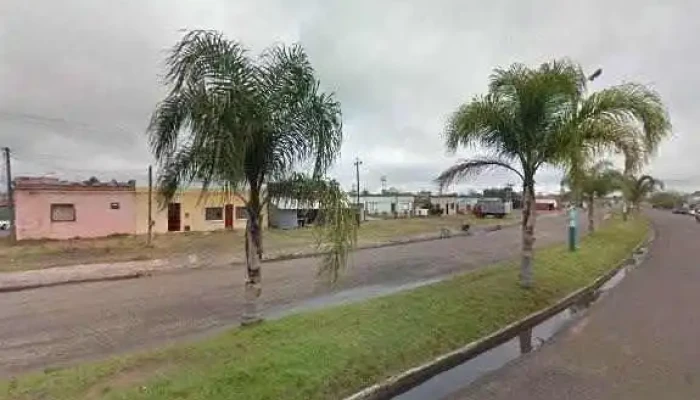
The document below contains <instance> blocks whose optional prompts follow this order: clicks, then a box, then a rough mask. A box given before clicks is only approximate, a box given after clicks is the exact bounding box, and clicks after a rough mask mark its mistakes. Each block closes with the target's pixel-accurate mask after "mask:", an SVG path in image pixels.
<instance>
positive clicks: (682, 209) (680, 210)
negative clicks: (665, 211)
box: [671, 207, 689, 214]
mask: <svg viewBox="0 0 700 400" xmlns="http://www.w3.org/2000/svg"><path fill="white" fill-rule="evenodd" d="M688 211H689V210H688V209H687V208H685V207H676V208H674V209H673V210H671V212H672V213H673V214H688Z"/></svg>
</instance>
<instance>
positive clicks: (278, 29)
mask: <svg viewBox="0 0 700 400" xmlns="http://www.w3.org/2000/svg"><path fill="white" fill-rule="evenodd" d="M698 3H699V2H694V1H691V0H688V1H680V0H679V1H668V0H667V1H641V0H629V1H611V0H607V1H602V0H588V1H561V0H552V1H548V0H547V1H544V0H543V1H520V0H510V1H502V0H493V1H490V2H485V1H466V0H454V1H448V0H444V1H441V0H431V1H407V0H402V1H387V0H382V1H376V0H369V1H357V0H355V1H349V0H348V1H330V0H315V1H289V0H276V1H273V0H269V1H264V0H251V1H243V0H192V1H184V0H180V1H175V0H148V1H143V0H124V1H107V0H104V1H98V0H60V1H57V0H2V1H0V146H9V147H11V148H12V150H13V152H14V155H15V161H14V168H15V173H16V175H20V174H22V175H26V174H38V173H41V174H45V173H52V174H55V175H56V176H59V177H64V178H68V179H74V178H83V179H85V178H87V177H89V176H91V175H97V176H98V177H100V178H111V177H118V178H121V179H125V178H129V177H133V178H137V179H138V180H139V181H140V182H144V181H143V179H144V178H145V171H146V168H147V165H148V164H149V163H150V162H151V157H150V155H149V152H148V148H147V146H146V141H145V136H144V129H145V126H146V124H147V122H148V118H149V116H150V114H151V112H152V111H153V108H154V106H155V104H156V103H157V102H158V100H159V99H161V98H162V97H163V94H164V88H163V86H162V85H161V80H160V77H161V76H162V73H163V58H164V56H165V52H166V50H167V49H168V48H169V47H171V46H172V45H173V44H174V43H175V42H176V41H177V40H178V39H179V38H180V37H181V32H180V30H181V29H195V28H205V29H216V30H221V31H223V32H224V33H225V34H226V35H227V36H228V37H229V38H235V39H238V40H240V41H241V42H243V43H244V44H245V45H246V46H247V47H248V48H250V49H251V50H252V51H254V52H258V51H260V50H262V49H264V48H265V47H267V46H269V45H270V44H271V43H273V42H278V41H283V42H287V43H292V42H300V43H302V44H303V46H304V47H305V48H306V50H307V52H308V53H309V55H310V57H311V60H312V63H313V65H314V67H315V68H316V69H317V72H318V76H319V78H320V79H321V81H322V85H323V87H324V88H325V89H326V90H329V91H334V92H335V93H336V95H337V97H338V98H339V100H340V101H341V102H342V105H343V113H344V124H345V128H344V131H345V137H346V140H345V142H344V145H343V151H342V155H341V158H340V159H339V161H338V163H337V165H336V167H335V168H334V170H333V173H332V175H333V176H335V177H336V178H338V179H339V180H340V181H341V182H342V183H343V184H344V186H345V187H346V188H348V189H349V188H350V186H351V184H352V183H353V182H354V167H353V164H352V163H353V159H354V157H356V156H359V157H360V158H361V159H362V160H363V165H362V167H361V169H360V174H361V179H362V184H361V186H362V188H363V189H364V188H367V189H369V190H376V189H379V188H380V177H381V176H382V175H385V176H386V177H387V181H388V186H394V187H397V188H400V189H403V190H419V189H428V190H430V189H433V190H434V189H435V186H434V184H433V183H432V180H433V179H434V178H435V176H436V175H437V174H438V173H439V172H440V171H441V170H442V169H444V168H445V167H447V166H449V165H450V164H451V163H453V162H454V161H456V160H457V159H459V158H463V157H467V156H469V155H470V153H469V152H467V151H461V152H459V153H458V154H457V155H447V154H446V153H445V148H444V143H443V140H442V137H441V134H442V132H443V127H444V123H445V120H446V118H447V116H448V115H449V114H450V113H451V112H452V111H454V109H455V108H456V107H457V106H458V105H459V104H460V103H462V102H465V101H467V100H468V99H470V98H471V97H472V96H474V95H475V94H479V93H483V92H484V91H485V90H486V85H487V80H488V76H489V74H490V72H491V70H492V69H493V68H494V67H496V66H508V65H509V64H510V63H512V62H524V63H527V64H529V65H533V66H534V65H537V64H539V63H541V62H544V61H548V60H551V59H553V58H560V57H570V58H572V59H574V60H575V61H578V62H580V63H581V65H582V66H583V67H584V69H585V70H587V71H591V72H592V71H593V70H594V69H596V68H599V67H601V68H603V75H602V76H601V77H600V78H599V79H598V80H596V81H595V82H594V83H593V85H592V87H591V88H592V89H593V90H596V89H600V88H603V87H605V86H609V85H613V84H618V83H621V82H623V81H637V82H640V83H644V84H649V85H651V86H653V87H654V88H655V89H656V90H658V91H659V92H660V93H661V95H662V97H663V98H664V100H665V101H666V104H667V105H668V107H669V111H670V114H671V118H672V122H673V125H674V134H673V137H672V138H671V139H669V140H668V141H667V142H666V143H664V145H663V146H662V148H661V150H660V152H659V154H658V156H657V157H656V159H655V160H654V161H653V163H652V164H651V165H650V166H649V170H650V172H652V173H653V174H654V175H656V176H657V177H659V178H661V179H663V180H665V181H666V182H667V184H668V185H669V186H670V187H672V188H676V189H681V190H696V189H700V169H698V167H699V166H700V160H699V158H698V155H699V154H700V140H698V139H697V135H695V133H694V128H695V125H696V123H697V118H696V117H694V115H698V112H697V108H698V99H700V94H699V91H698V89H699V88H700V74H698V73H697V71H698V70H700V69H699V67H700V66H699V65H698V64H699V63H698V61H700V51H699V50H700V44H698V41H697V40H698V37H700V24H698V23H697V17H698V15H700V5H699V4H698ZM559 180H560V176H559V174H558V173H557V172H556V171H554V170H545V171H543V172H542V173H541V174H540V175H539V176H538V178H537V183H538V187H539V190H557V189H558V182H559ZM508 182H513V183H516V182H517V181H516V178H515V176H512V175H509V174H507V173H492V174H488V175H484V176H482V177H479V178H478V179H475V180H472V181H469V182H465V183H464V184H462V185H458V186H457V187H456V189H457V190H463V191H466V190H468V189H469V188H477V189H479V188H483V187H485V186H491V185H501V184H504V183H508Z"/></svg>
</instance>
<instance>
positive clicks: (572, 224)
mask: <svg viewBox="0 0 700 400" xmlns="http://www.w3.org/2000/svg"><path fill="white" fill-rule="evenodd" d="M602 73H603V69H602V68H598V69H596V70H595V71H594V72H593V73H592V74H590V75H589V76H588V80H589V81H590V82H593V81H594V80H595V79H596V78H598V77H599V76H600V75H601V74H602ZM573 192H574V191H573V190H572V195H573ZM572 197H573V198H572V199H571V200H572V201H571V203H570V204H569V212H568V215H569V251H572V252H573V251H576V236H577V230H578V210H577V209H576V203H577V201H576V200H577V197H578V196H572ZM588 206H589V207H591V204H589V205H588Z"/></svg>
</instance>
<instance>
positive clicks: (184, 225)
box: [136, 188, 267, 234]
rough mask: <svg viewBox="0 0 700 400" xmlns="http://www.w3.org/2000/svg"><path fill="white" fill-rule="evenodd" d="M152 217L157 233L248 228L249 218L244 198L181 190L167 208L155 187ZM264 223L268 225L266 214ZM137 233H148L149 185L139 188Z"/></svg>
mask: <svg viewBox="0 0 700 400" xmlns="http://www.w3.org/2000/svg"><path fill="white" fill-rule="evenodd" d="M152 218H153V232H154V233H166V232H186V231H216V230H222V229H245V225H246V221H247V217H246V210H245V208H244V204H243V200H241V198H240V197H238V196H237V195H233V194H230V195H227V194H224V193H223V192H216V191H214V190H210V191H209V192H208V193H207V194H206V195H205V196H204V197H202V196H201V191H200V189H188V190H183V191H181V192H180V193H179V194H178V195H176V196H175V198H174V199H173V200H172V202H170V203H169V204H167V205H166V207H164V208H161V207H160V204H159V202H158V196H157V193H156V192H155V190H154V192H153V208H152ZM262 226H263V227H266V226H267V215H266V214H263V221H262ZM136 233H137V234H145V233H148V188H137V189H136Z"/></svg>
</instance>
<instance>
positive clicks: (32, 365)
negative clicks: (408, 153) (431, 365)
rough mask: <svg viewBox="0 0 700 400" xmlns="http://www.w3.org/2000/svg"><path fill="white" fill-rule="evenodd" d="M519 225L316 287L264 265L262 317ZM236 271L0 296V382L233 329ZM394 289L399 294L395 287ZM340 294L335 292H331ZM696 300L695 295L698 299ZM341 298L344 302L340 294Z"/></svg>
mask: <svg viewBox="0 0 700 400" xmlns="http://www.w3.org/2000/svg"><path fill="white" fill-rule="evenodd" d="M565 232H566V220H565V218H564V217H562V216H548V217H544V218H539V219H538V223H537V238H538V239H537V243H536V245H537V246H542V245H548V244H553V243H559V242H562V241H563V240H565V238H566V235H565ZM519 247H520V230H519V227H517V226H515V227H510V228H505V229H503V230H501V231H497V232H493V233H488V234H481V235H474V236H471V237H456V238H451V239H444V240H438V241H430V242H422V243H415V244H410V245H401V246H393V247H385V248H379V249H371V250H361V251H358V252H355V253H354V254H353V255H352V258H351V265H350V266H349V269H348V270H346V271H345V272H344V274H343V277H342V278H341V281H340V282H339V284H337V285H336V287H335V288H330V287H328V286H327V285H326V284H323V283H319V282H318V281H317V279H316V272H317V263H318V260H317V259H298V260H288V261H280V262H271V263H266V264H264V265H263V284H264V289H263V297H262V300H263V303H264V310H266V312H267V313H268V315H280V314H281V313H284V312H285V310H287V311H289V310H290V309H291V310H294V311H298V310H300V309H302V308H305V307H307V305H312V304H310V303H309V299H316V301H315V303H316V304H315V305H312V306H318V305H319V304H320V305H327V304H328V303H329V302H326V300H325V299H327V298H328V296H329V295H331V294H334V293H335V294H336V296H340V295H343V294H344V293H346V294H348V295H347V296H345V297H344V300H343V301H354V300H358V299H360V298H365V297H371V296H376V295H380V294H383V293H388V292H391V291H395V290H398V289H401V288H403V287H406V285H408V286H411V285H414V284H416V283H420V282H426V281H430V280H434V279H436V278H440V277H445V276H448V275H450V274H454V273H458V272H463V271H467V270H470V269H474V268H477V267H480V266H484V265H487V264H489V263H493V262H495V261H500V260H505V259H510V258H513V257H516V256H517V255H518V253H519ZM243 273H244V272H243V269H242V267H240V266H236V267H226V268H221V267H220V268H211V269H203V270H190V271H183V272H178V273H173V274H166V275H157V276H154V277H150V278H142V279H136V280H128V281H117V282H101V283H91V284H83V285H68V286H58V287H53V288H44V289H38V290H29V291H24V292H16V293H5V294H0V376H8V375H12V374H17V373H22V372H27V371H31V370H37V369H42V368H48V367H56V366H61V365H66V364H71V363H75V362H78V361H83V360H88V359H96V358H100V357H104V356H107V355H112V354H116V353H121V352H127V351H134V350H138V349H145V348H153V347H156V346H162V345H166V344H169V343H172V342H176V341H183V340H190V339H193V338H198V337H201V336H203V335H208V334H211V333H214V332H217V331H220V330H222V329H225V328H228V327H231V326H233V325H235V324H236V323H237V321H239V318H240V316H241V306H242V300H243V295H242V291H243V287H242V286H243V285H242V282H243V279H242V278H243ZM402 285H403V286H402ZM338 293H340V294H338ZM699 293H700V292H699ZM340 297H343V296H340Z"/></svg>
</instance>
